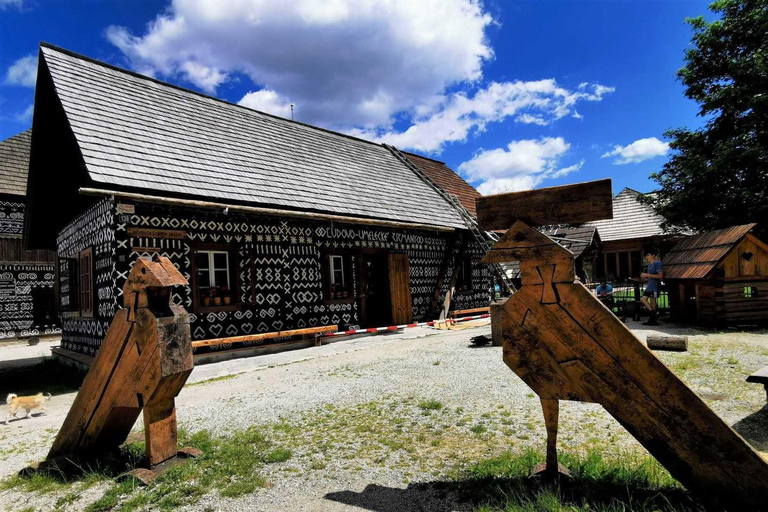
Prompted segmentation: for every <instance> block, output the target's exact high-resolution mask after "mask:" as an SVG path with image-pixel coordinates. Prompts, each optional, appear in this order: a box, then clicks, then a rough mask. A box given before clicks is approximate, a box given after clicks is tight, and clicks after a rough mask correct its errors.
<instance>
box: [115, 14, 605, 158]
mask: <svg viewBox="0 0 768 512" xmlns="http://www.w3.org/2000/svg"><path fill="white" fill-rule="evenodd" d="M494 23H496V22H495V21H494V19H493V18H492V16H491V15H490V14H489V13H488V12H487V11H486V10H485V9H484V6H483V4H482V3H481V1H480V0H419V1H413V0H389V1H386V2H382V1H379V0H296V1H294V2H285V1H284V0H172V2H171V5H170V6H169V8H168V9H167V10H165V11H163V12H162V13H161V14H159V15H158V16H157V17H156V18H155V19H154V20H152V21H151V22H150V23H149V24H148V26H147V29H146V31H145V32H144V33H143V34H139V35H135V34H132V33H131V32H129V31H128V29H126V28H124V27H119V26H111V27H109V28H108V29H107V31H106V37H107V39H108V40H109V41H111V42H112V43H113V44H114V45H115V46H117V47H118V48H119V49H120V50H121V51H122V52H123V53H124V55H125V56H126V57H127V58H128V60H129V61H130V65H131V66H132V67H133V68H134V69H135V70H137V71H138V72H140V73H144V74H147V75H150V76H159V77H161V78H163V79H173V78H180V79H183V80H187V81H189V82H191V83H192V84H194V85H196V86H197V87H200V88H201V89H203V90H205V91H207V92H209V93H215V92H216V91H218V90H219V89H220V88H221V87H222V86H223V85H224V84H226V83H227V82H230V81H232V80H238V79H241V78H242V75H245V76H247V77H248V78H249V79H250V80H251V81H252V82H253V84H254V87H253V89H254V91H251V92H249V93H248V94H246V95H245V96H244V97H243V98H242V99H241V100H240V104H242V105H247V106H250V107H253V108H257V109H260V110H265V111H267V112H271V113H274V114H277V115H282V116H285V117H288V116H289V115H290V111H289V110H287V109H288V101H287V100H286V98H290V101H293V102H295V103H296V105H299V106H300V109H297V111H296V119H297V120H299V121H303V122H307V123H311V124H318V125H321V126H325V127H327V128H331V129H336V130H340V131H344V132H347V133H350V134H353V135H357V136H360V137H363V138H367V139H371V140H375V141H380V142H388V143H391V144H394V145H396V146H398V147H401V148H403V149H415V150H419V151H424V152H429V153H437V152H440V151H441V150H442V149H443V147H444V145H445V144H447V143H451V142H462V141H466V140H467V137H469V136H470V135H473V134H477V133H480V132H482V131H483V130H485V129H486V126H487V125H488V124H489V123H495V122H501V121H504V120H507V119H512V120H514V121H516V122H519V123H527V124H535V125H539V126H545V125H548V124H551V123H552V122H554V121H556V120H558V119H561V118H562V117H565V116H568V115H571V116H574V117H577V118H580V115H579V114H578V113H577V112H576V110H575V107H576V104H577V103H580V102H586V101H600V100H602V98H603V97H604V96H605V95H606V94H608V93H610V92H612V91H613V88H611V87H606V86H603V85H600V84H590V83H587V82H584V83H582V84H579V85H578V87H575V88H573V87H571V88H567V87H564V86H561V85H559V84H558V83H557V82H556V81H555V80H554V79H545V80H536V81H528V82H522V81H510V82H500V83H497V82H490V83H487V82H484V81H483V71H482V70H483V65H484V64H485V63H487V62H489V61H490V60H491V59H493V57H494V54H493V50H492V48H491V47H490V45H489V43H488V40H487V37H486V29H487V27H489V26H490V25H492V24H494ZM447 91H451V92H447ZM395 126H397V129H396V128H395Z"/></svg>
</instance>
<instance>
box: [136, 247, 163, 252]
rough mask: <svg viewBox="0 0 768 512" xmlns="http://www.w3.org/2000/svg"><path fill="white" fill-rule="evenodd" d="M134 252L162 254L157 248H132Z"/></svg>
mask: <svg viewBox="0 0 768 512" xmlns="http://www.w3.org/2000/svg"><path fill="white" fill-rule="evenodd" d="M131 250H132V251H133V252H160V249H159V248H157V247H131Z"/></svg>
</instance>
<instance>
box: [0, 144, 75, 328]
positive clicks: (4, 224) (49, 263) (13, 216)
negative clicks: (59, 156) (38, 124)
mask: <svg viewBox="0 0 768 512" xmlns="http://www.w3.org/2000/svg"><path fill="white" fill-rule="evenodd" d="M30 139H31V132H30V130H27V131H25V132H22V133H19V134H17V135H14V136H13V137H10V138H8V139H6V140H3V141H0V339H8V338H15V337H31V336H39V335H48V334H57V333H59V332H61V331H60V329H59V326H58V318H57V315H56V308H55V297H54V286H53V285H54V276H55V266H54V262H55V261H56V256H55V253H54V252H53V251H45V250H43V251H27V250H24V244H23V241H22V232H23V228H24V211H25V209H26V202H27V201H26V195H27V172H28V169H29V144H30Z"/></svg>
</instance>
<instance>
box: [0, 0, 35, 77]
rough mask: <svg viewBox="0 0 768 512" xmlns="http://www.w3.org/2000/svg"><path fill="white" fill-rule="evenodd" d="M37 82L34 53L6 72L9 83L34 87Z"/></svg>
mask: <svg viewBox="0 0 768 512" xmlns="http://www.w3.org/2000/svg"><path fill="white" fill-rule="evenodd" d="M0 1H2V0H0ZM35 82H37V57H36V56H34V55H28V56H26V57H22V58H20V59H19V60H17V61H16V62H14V63H13V64H11V66H10V67H9V68H8V71H6V72H5V83H6V84H8V85H22V86H24V87H34V86H35Z"/></svg>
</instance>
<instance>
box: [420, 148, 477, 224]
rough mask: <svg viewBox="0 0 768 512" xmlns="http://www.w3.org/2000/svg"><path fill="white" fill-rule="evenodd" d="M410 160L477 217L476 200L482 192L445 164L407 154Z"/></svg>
mask: <svg viewBox="0 0 768 512" xmlns="http://www.w3.org/2000/svg"><path fill="white" fill-rule="evenodd" d="M405 154H406V155H407V156H408V159H409V160H410V161H411V162H413V164H414V165H415V166H416V167H418V168H419V169H420V170H421V172H423V173H424V174H426V175H427V176H429V178H430V179H431V180H432V181H434V182H435V183H437V184H438V185H439V186H440V187H441V188H442V189H443V190H445V191H446V192H448V193H449V194H451V195H454V196H456V197H458V198H459V202H460V203H461V205H462V206H464V208H466V209H467V211H468V212H469V213H471V214H472V215H473V216H475V217H477V210H476V209H475V199H476V198H478V197H480V195H481V194H480V192H478V191H477V190H475V188H474V187H473V186H472V185H470V184H469V183H467V182H466V181H464V179H462V177H461V176H459V175H458V174H457V173H456V172H455V171H454V170H453V169H451V168H450V167H448V166H447V165H445V162H440V161H439V160H433V159H431V158H427V157H425V156H421V155H417V154H415V153H409V152H405Z"/></svg>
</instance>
